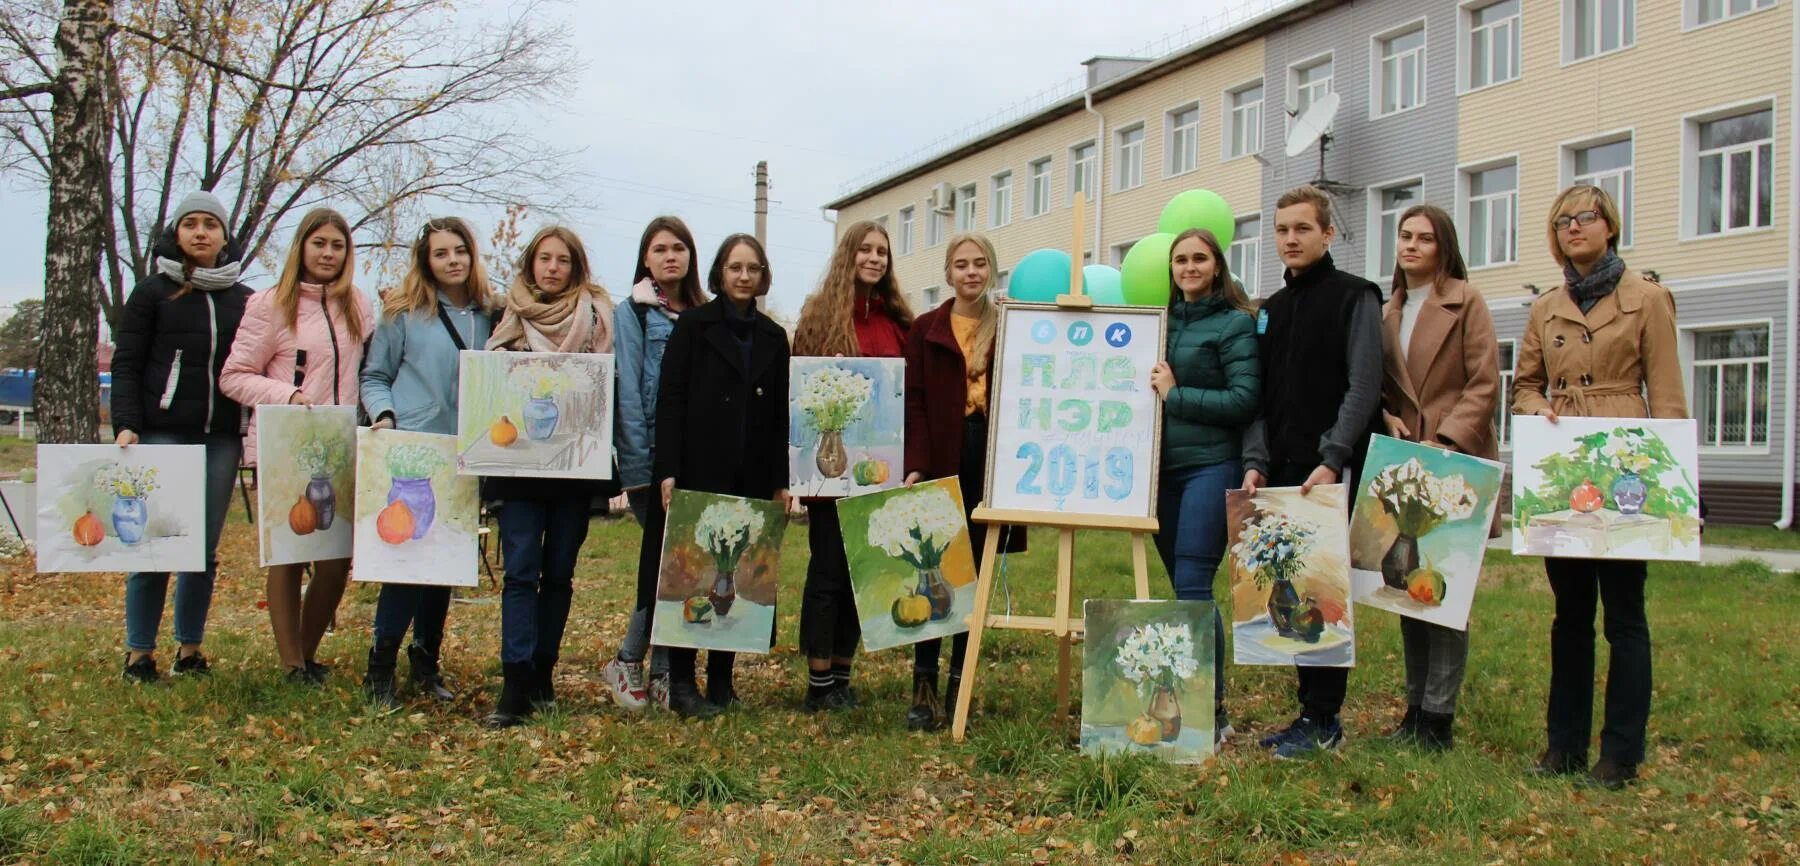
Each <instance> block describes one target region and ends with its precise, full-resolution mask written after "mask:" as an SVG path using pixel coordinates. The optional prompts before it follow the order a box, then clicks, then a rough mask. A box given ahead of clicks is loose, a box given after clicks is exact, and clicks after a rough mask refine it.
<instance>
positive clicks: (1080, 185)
mask: <svg viewBox="0 0 1800 866" xmlns="http://www.w3.org/2000/svg"><path fill="white" fill-rule="evenodd" d="M1099 161H1100V147H1099V146H1098V145H1096V144H1094V143H1093V142H1091V141H1090V142H1088V143H1086V144H1078V145H1075V146H1074V147H1071V148H1069V201H1070V203H1073V202H1074V201H1075V194H1076V193H1078V192H1081V193H1087V197H1088V200H1089V201H1092V200H1093V198H1094V169H1095V168H1097V167H1098V164H1099Z"/></svg>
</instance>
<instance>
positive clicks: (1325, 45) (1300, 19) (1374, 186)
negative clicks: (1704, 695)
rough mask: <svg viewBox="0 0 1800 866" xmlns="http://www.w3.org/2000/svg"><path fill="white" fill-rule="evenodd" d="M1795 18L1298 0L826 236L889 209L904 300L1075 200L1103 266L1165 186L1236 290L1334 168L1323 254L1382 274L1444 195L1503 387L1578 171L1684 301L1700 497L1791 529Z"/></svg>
mask: <svg viewBox="0 0 1800 866" xmlns="http://www.w3.org/2000/svg"><path fill="white" fill-rule="evenodd" d="M1797 18H1800V0H1364V2H1356V3H1350V2H1342V0H1296V2H1291V3H1286V4H1283V5H1281V6H1279V7H1277V8H1275V9H1273V10H1272V11H1270V12H1267V13H1266V14H1262V15H1260V16H1258V17H1255V18H1253V19H1250V20H1248V21H1246V22H1244V23H1242V24H1239V25H1237V26H1234V27H1231V28H1229V29H1226V30H1223V31H1222V32H1218V33H1214V34H1212V35H1210V36H1209V37H1207V38H1205V39H1203V40H1201V41H1199V42H1196V43H1193V44H1190V45H1188V46H1186V47H1183V48H1181V49H1179V50H1177V51H1175V52H1173V53H1171V54H1168V55H1166V56H1163V57H1158V58H1154V59H1130V58H1096V59H1094V60H1090V61H1088V63H1087V64H1086V65H1087V68H1088V82H1087V87H1086V89H1085V90H1084V91H1083V92H1080V93H1077V94H1075V95H1074V96H1071V97H1068V98H1065V99H1062V100H1061V101H1058V102H1055V103H1053V104H1051V105H1048V106H1046V107H1044V108H1043V109H1041V110H1039V111H1037V112H1035V113H1033V114H1031V115H1029V116H1027V117H1024V118H1022V119H1018V120H1016V121H1012V122H1010V123H1007V124H1005V125H1002V126H998V127H996V128H994V129H991V130H989V131H987V132H985V133H983V134H981V135H978V136H976V137H974V138H972V139H970V140H968V141H965V142H963V143H961V144H959V145H957V146H955V147H953V148H951V149H949V150H946V151H943V152H940V153H937V154H935V155H931V156H928V157H926V158H922V159H920V160H919V161H917V162H916V163H915V164H912V165H910V166H907V167H905V168H903V169H901V170H899V171H896V172H893V173H891V174H889V175H887V176H885V177H881V178H880V179H878V180H875V181H873V182H870V183H866V184H863V185H861V186H860V187H859V188H856V189H854V190H852V191H850V192H847V193H846V194H845V195H844V196H843V197H842V198H840V199H838V200H837V201H834V202H832V203H830V204H829V205H827V207H828V208H830V209H833V210H835V211H837V214H838V226H839V227H840V230H841V229H842V228H843V227H845V226H848V225H849V224H850V223H851V222H853V221H855V220H858V219H879V220H881V221H882V222H883V223H884V224H885V225H886V226H887V227H888V229H889V231H890V232H891V234H892V235H893V245H894V254H895V255H894V263H895V271H896V275H897V276H898V277H899V279H900V281H901V285H902V286H903V287H904V288H905V289H906V292H907V294H908V296H909V299H910V300H911V302H912V304H913V305H914V306H915V307H917V308H920V309H923V308H928V307H931V306H936V305H937V304H938V303H940V302H942V301H943V300H945V299H947V298H948V297H949V291H948V289H947V288H944V277H943V258H944V253H945V250H944V248H943V246H944V242H945V240H946V239H948V238H949V237H950V236H951V235H953V234H955V233H956V232H957V231H961V230H979V231H983V232H986V233H987V234H988V236H989V237H990V238H992V239H993V241H994V244H995V247H996V249H997V252H998V254H999V257H1000V263H1001V266H1002V268H1005V267H1006V266H1008V265H1009V263H1011V262H1015V261H1017V260H1018V259H1019V257H1021V256H1023V255H1024V254H1025V253H1027V252H1030V251H1031V250H1034V249H1038V248H1041V247H1049V246H1054V247H1059V248H1064V249H1066V248H1068V246H1069V244H1070V242H1071V237H1070V235H1071V233H1072V231H1073V227H1072V223H1071V209H1070V203H1071V198H1072V195H1073V193H1075V192H1077V191H1081V192H1085V193H1086V194H1087V195H1088V198H1089V201H1090V206H1089V211H1088V221H1089V226H1090V227H1091V229H1092V231H1091V235H1090V236H1089V237H1088V238H1087V239H1086V240H1085V241H1084V244H1085V246H1086V249H1084V250H1083V251H1082V252H1083V254H1084V257H1086V258H1087V259H1088V260H1089V261H1098V262H1102V263H1107V264H1115V265H1116V264H1118V262H1119V261H1120V260H1121V259H1122V258H1123V257H1124V254H1125V251H1126V250H1128V249H1130V247H1131V244H1132V243H1134V242H1135V241H1136V240H1137V239H1138V238H1140V237H1142V236H1144V235H1146V234H1149V233H1151V232H1153V231H1155V223H1156V219H1157V216H1158V214H1159V213H1160V211H1161V208H1162V206H1163V205H1164V204H1165V203H1166V202H1168V200H1169V199H1170V198H1171V197H1172V196H1174V195H1175V194H1176V193H1177V192H1180V191H1182V190H1186V189H1192V188H1197V187H1198V188H1206V189H1211V190H1213V191H1215V192H1218V193H1219V194H1220V195H1222V196H1224V198H1225V200H1226V201H1227V202H1228V203H1229V204H1230V205H1231V207H1232V209H1233V212H1234V214H1235V216H1236V218H1237V223H1238V224H1237V237H1236V239H1235V240H1234V242H1233V243H1232V245H1231V250H1230V254H1229V258H1230V265H1231V269H1232V272H1233V273H1234V274H1235V275H1237V276H1238V277H1239V278H1240V279H1241V280H1242V281H1243V283H1244V284H1245V286H1246V288H1247V289H1248V290H1249V291H1250V292H1251V293H1252V294H1253V295H1267V294H1268V293H1270V292H1272V291H1273V290H1274V289H1276V288H1278V287H1279V286H1280V285H1281V274H1282V268H1281V265H1280V262H1279V259H1278V258H1277V257H1276V254H1275V251H1274V249H1273V248H1272V247H1273V245H1272V244H1271V243H1266V242H1264V241H1265V238H1271V237H1272V229H1271V228H1270V227H1269V223H1271V222H1272V219H1273V216H1274V203H1275V199H1276V198H1277V197H1278V196H1279V195H1280V194H1281V192H1282V191H1283V190H1285V189H1287V188H1289V187H1292V186H1296V185H1299V184H1302V183H1307V182H1311V181H1316V180H1328V181H1330V182H1331V184H1330V188H1331V189H1332V191H1333V192H1334V199H1335V201H1336V203H1337V207H1336V214H1335V215H1336V220H1337V223H1338V226H1339V230H1340V234H1339V238H1338V240H1337V242H1336V243H1335V244H1334V245H1333V247H1332V251H1333V256H1334V258H1335V260H1336V262H1337V265H1338V267H1340V268H1343V269H1346V270H1352V271H1355V272H1358V273H1362V274H1365V275H1367V276H1368V277H1369V278H1371V279H1373V280H1376V282H1377V283H1379V284H1381V285H1382V286H1383V287H1384V288H1385V287H1386V286H1387V284H1388V282H1389V280H1390V279H1391V274H1392V271H1393V260H1394V241H1393V237H1394V234H1395V225H1394V222H1395V219H1396V218H1397V216H1398V214H1399V212H1400V211H1402V210H1404V209H1405V208H1406V207H1407V206H1409V205H1411V204H1414V203H1416V202H1421V201H1423V202H1432V203H1436V204H1439V205H1442V206H1444V207H1445V208H1446V209H1447V210H1449V211H1450V212H1451V213H1452V214H1454V215H1455V218H1456V221H1457V225H1458V229H1459V232H1460V240H1461V243H1462V249H1463V254H1464V256H1465V258H1466V259H1467V261H1468V264H1469V267H1470V278H1471V282H1472V283H1473V284H1474V285H1475V286H1476V287H1478V288H1479V289H1480V290H1481V291H1482V292H1483V294H1484V295H1485V296H1486V298H1487V300H1488V303H1489V305H1490V306H1491V307H1492V308H1493V311H1494V317H1495V325H1496V327H1497V329H1498V332H1499V335H1500V340H1501V342H1500V354H1501V368H1502V371H1503V379H1504V380H1505V382H1504V383H1503V384H1505V385H1506V386H1507V387H1508V388H1509V389H1510V383H1511V370H1512V366H1513V365H1512V358H1513V353H1514V350H1515V347H1516V345H1517V339H1518V336H1519V334H1520V333H1521V331H1522V330H1523V328H1524V324H1525V321H1526V317H1527V314H1528V308H1529V306H1530V303H1531V299H1532V297H1533V296H1534V295H1535V294H1536V293H1538V292H1539V291H1541V290H1546V289H1549V288H1552V287H1555V286H1557V285H1559V284H1560V283H1561V281H1562V277H1561V274H1560V272H1559V270H1558V268H1557V267H1556V265H1555V263H1554V262H1553V261H1552V260H1551V257H1550V254H1549V250H1548V233H1547V230H1546V222H1547V212H1548V209H1549V206H1550V202H1551V200H1552V199H1553V198H1554V196H1555V195H1556V193H1557V192H1558V190H1560V189H1561V188H1562V187H1564V186H1566V185H1568V184H1570V183H1573V182H1575V181H1578V180H1579V181H1587V182H1592V183H1595V184H1598V185H1600V186H1602V187H1605V188H1607V189H1608V190H1610V191H1612V192H1613V193H1614V195H1615V197H1617V198H1618V199H1619V201H1620V204H1621V206H1622V208H1623V209H1624V219H1625V223H1626V225H1625V231H1624V242H1623V244H1622V249H1621V255H1622V256H1623V257H1624V258H1625V260H1626V261H1627V262H1628V263H1629V264H1631V265H1632V266H1633V267H1635V268H1637V269H1638V270H1640V271H1644V272H1646V273H1651V274H1654V276H1655V277H1656V278H1657V279H1659V280H1660V281H1661V282H1662V283H1663V284H1664V285H1666V286H1668V287H1669V288H1670V289H1671V290H1673V291H1674V293H1675V298H1676V305H1677V311H1678V316H1679V327H1680V329H1681V337H1682V339H1681V344H1682V347H1683V348H1682V351H1683V356H1684V357H1683V362H1684V367H1685V368H1686V369H1687V370H1688V371H1689V374H1688V382H1687V392H1688V402H1689V407H1690V409H1691V414H1692V416H1693V417H1694V418H1696V419H1697V420H1698V422H1699V431H1700V438H1701V475H1702V489H1703V493H1704V495H1705V496H1706V498H1707V504H1708V506H1709V508H1710V510H1711V512H1712V516H1713V517H1714V518H1715V519H1720V520H1724V521H1738V522H1770V521H1789V520H1791V519H1792V518H1793V508H1794V500H1793V496H1794V489H1795V486H1794V480H1795V468H1794V457H1795V452H1794V446H1795V440H1794V428H1795V423H1794V390H1793V385H1794V383H1793V378H1792V377H1793V374H1794V369H1795V368H1794V354H1793V352H1792V351H1791V349H1790V342H1791V341H1792V339H1793V338H1794V335H1795V328H1796V313H1795V303H1796V297H1795V295H1796V289H1795V285H1796V284H1795V280H1796V274H1795V259H1796V258H1797V257H1800V256H1797V253H1796V250H1795V247H1796V245H1797V244H1800V238H1797V236H1796V232H1795V228H1796V224H1795V215H1796V207H1797V206H1800V205H1797V204H1796V196H1795V188H1794V185H1793V172H1794V165H1795V162H1796V160H1795V153H1794V150H1793V145H1794V141H1795V132H1794V130H1795V127H1796V124H1795V116H1794V104H1793V102H1794V94H1795V91H1796V88H1797V82H1800V77H1797V76H1800V68H1797V65H1796V64H1797V58H1800V47H1797V46H1800V42H1797V41H1796V39H1795V35H1796V23H1795V22H1796V19H1797ZM1326 93H1335V94H1337V95H1338V98H1339V101H1340V107H1339V109H1338V111H1337V112H1336V114H1335V116H1334V117H1333V118H1332V121H1331V124H1330V131H1329V139H1328V142H1327V144H1328V147H1327V148H1326V149H1325V150H1324V152H1323V155H1321V147H1320V144H1319V143H1318V142H1316V141H1314V142H1313V143H1311V144H1310V145H1309V146H1307V147H1305V148H1304V149H1303V150H1302V151H1301V152H1300V154H1299V155H1298V156H1294V157H1289V156H1287V148H1286V147H1285V144H1286V143H1287V139H1288V133H1289V129H1290V127H1291V125H1292V124H1293V122H1294V116H1295V115H1296V114H1298V113H1299V112H1303V111H1305V109H1306V108H1308V107H1309V106H1310V105H1312V104H1313V103H1315V102H1317V101H1319V100H1320V99H1321V98H1322V97H1323V96H1324V94H1326ZM1504 411H1505V407H1504V406H1503V407H1502V416H1501V417H1500V418H1499V423H1500V425H1501V432H1502V436H1503V439H1504V438H1506V437H1507V435H1508V433H1509V431H1508V429H1507V424H1506V420H1507V419H1506V418H1505V416H1504Z"/></svg>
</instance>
